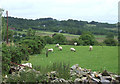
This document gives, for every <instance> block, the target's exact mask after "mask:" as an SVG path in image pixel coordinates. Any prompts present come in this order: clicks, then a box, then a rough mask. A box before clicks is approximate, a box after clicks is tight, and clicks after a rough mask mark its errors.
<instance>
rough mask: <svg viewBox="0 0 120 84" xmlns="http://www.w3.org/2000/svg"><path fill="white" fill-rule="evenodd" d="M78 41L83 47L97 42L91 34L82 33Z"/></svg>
mask: <svg viewBox="0 0 120 84" xmlns="http://www.w3.org/2000/svg"><path fill="white" fill-rule="evenodd" d="M79 40H82V41H83V45H94V44H95V43H96V42H97V41H96V40H95V37H94V36H93V34H92V33H90V32H87V33H83V34H82V35H81V36H80V37H79Z"/></svg>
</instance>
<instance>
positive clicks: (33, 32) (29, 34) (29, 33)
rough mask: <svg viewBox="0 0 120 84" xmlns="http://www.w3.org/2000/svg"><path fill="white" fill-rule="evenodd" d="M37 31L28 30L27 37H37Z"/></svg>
mask: <svg viewBox="0 0 120 84" xmlns="http://www.w3.org/2000/svg"><path fill="white" fill-rule="evenodd" d="M35 33H36V31H35V30H32V29H31V28H29V29H28V31H27V36H35Z"/></svg>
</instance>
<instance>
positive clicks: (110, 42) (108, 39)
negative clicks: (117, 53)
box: [103, 38, 117, 46]
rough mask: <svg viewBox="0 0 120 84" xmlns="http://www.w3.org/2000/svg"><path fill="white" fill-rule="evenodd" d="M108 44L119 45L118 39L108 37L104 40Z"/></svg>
mask: <svg viewBox="0 0 120 84" xmlns="http://www.w3.org/2000/svg"><path fill="white" fill-rule="evenodd" d="M103 43H105V44H106V45H107V46H116V45H117V41H116V40H115V39H113V38H107V39H105V40H104V42H103Z"/></svg>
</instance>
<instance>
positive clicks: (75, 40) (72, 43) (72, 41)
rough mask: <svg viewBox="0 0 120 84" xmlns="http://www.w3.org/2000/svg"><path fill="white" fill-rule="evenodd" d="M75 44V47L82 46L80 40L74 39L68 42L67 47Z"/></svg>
mask: <svg viewBox="0 0 120 84" xmlns="http://www.w3.org/2000/svg"><path fill="white" fill-rule="evenodd" d="M75 42H77V45H82V44H83V41H82V40H81V39H80V40H79V39H76V38H74V39H72V40H70V41H68V44H69V45H74V43H75Z"/></svg>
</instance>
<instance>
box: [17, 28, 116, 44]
mask: <svg viewBox="0 0 120 84" xmlns="http://www.w3.org/2000/svg"><path fill="white" fill-rule="evenodd" d="M17 32H18V33H21V34H26V32H27V30H24V31H22V32H21V31H17ZM54 33H56V32H47V31H36V35H37V36H52V34H54ZM61 34H63V35H64V36H65V37H66V38H67V40H71V39H74V38H79V36H80V35H74V34H67V33H61ZM94 36H95V38H96V40H97V41H98V42H102V41H103V40H104V39H105V36H106V35H94ZM115 39H116V40H117V36H115Z"/></svg>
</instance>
